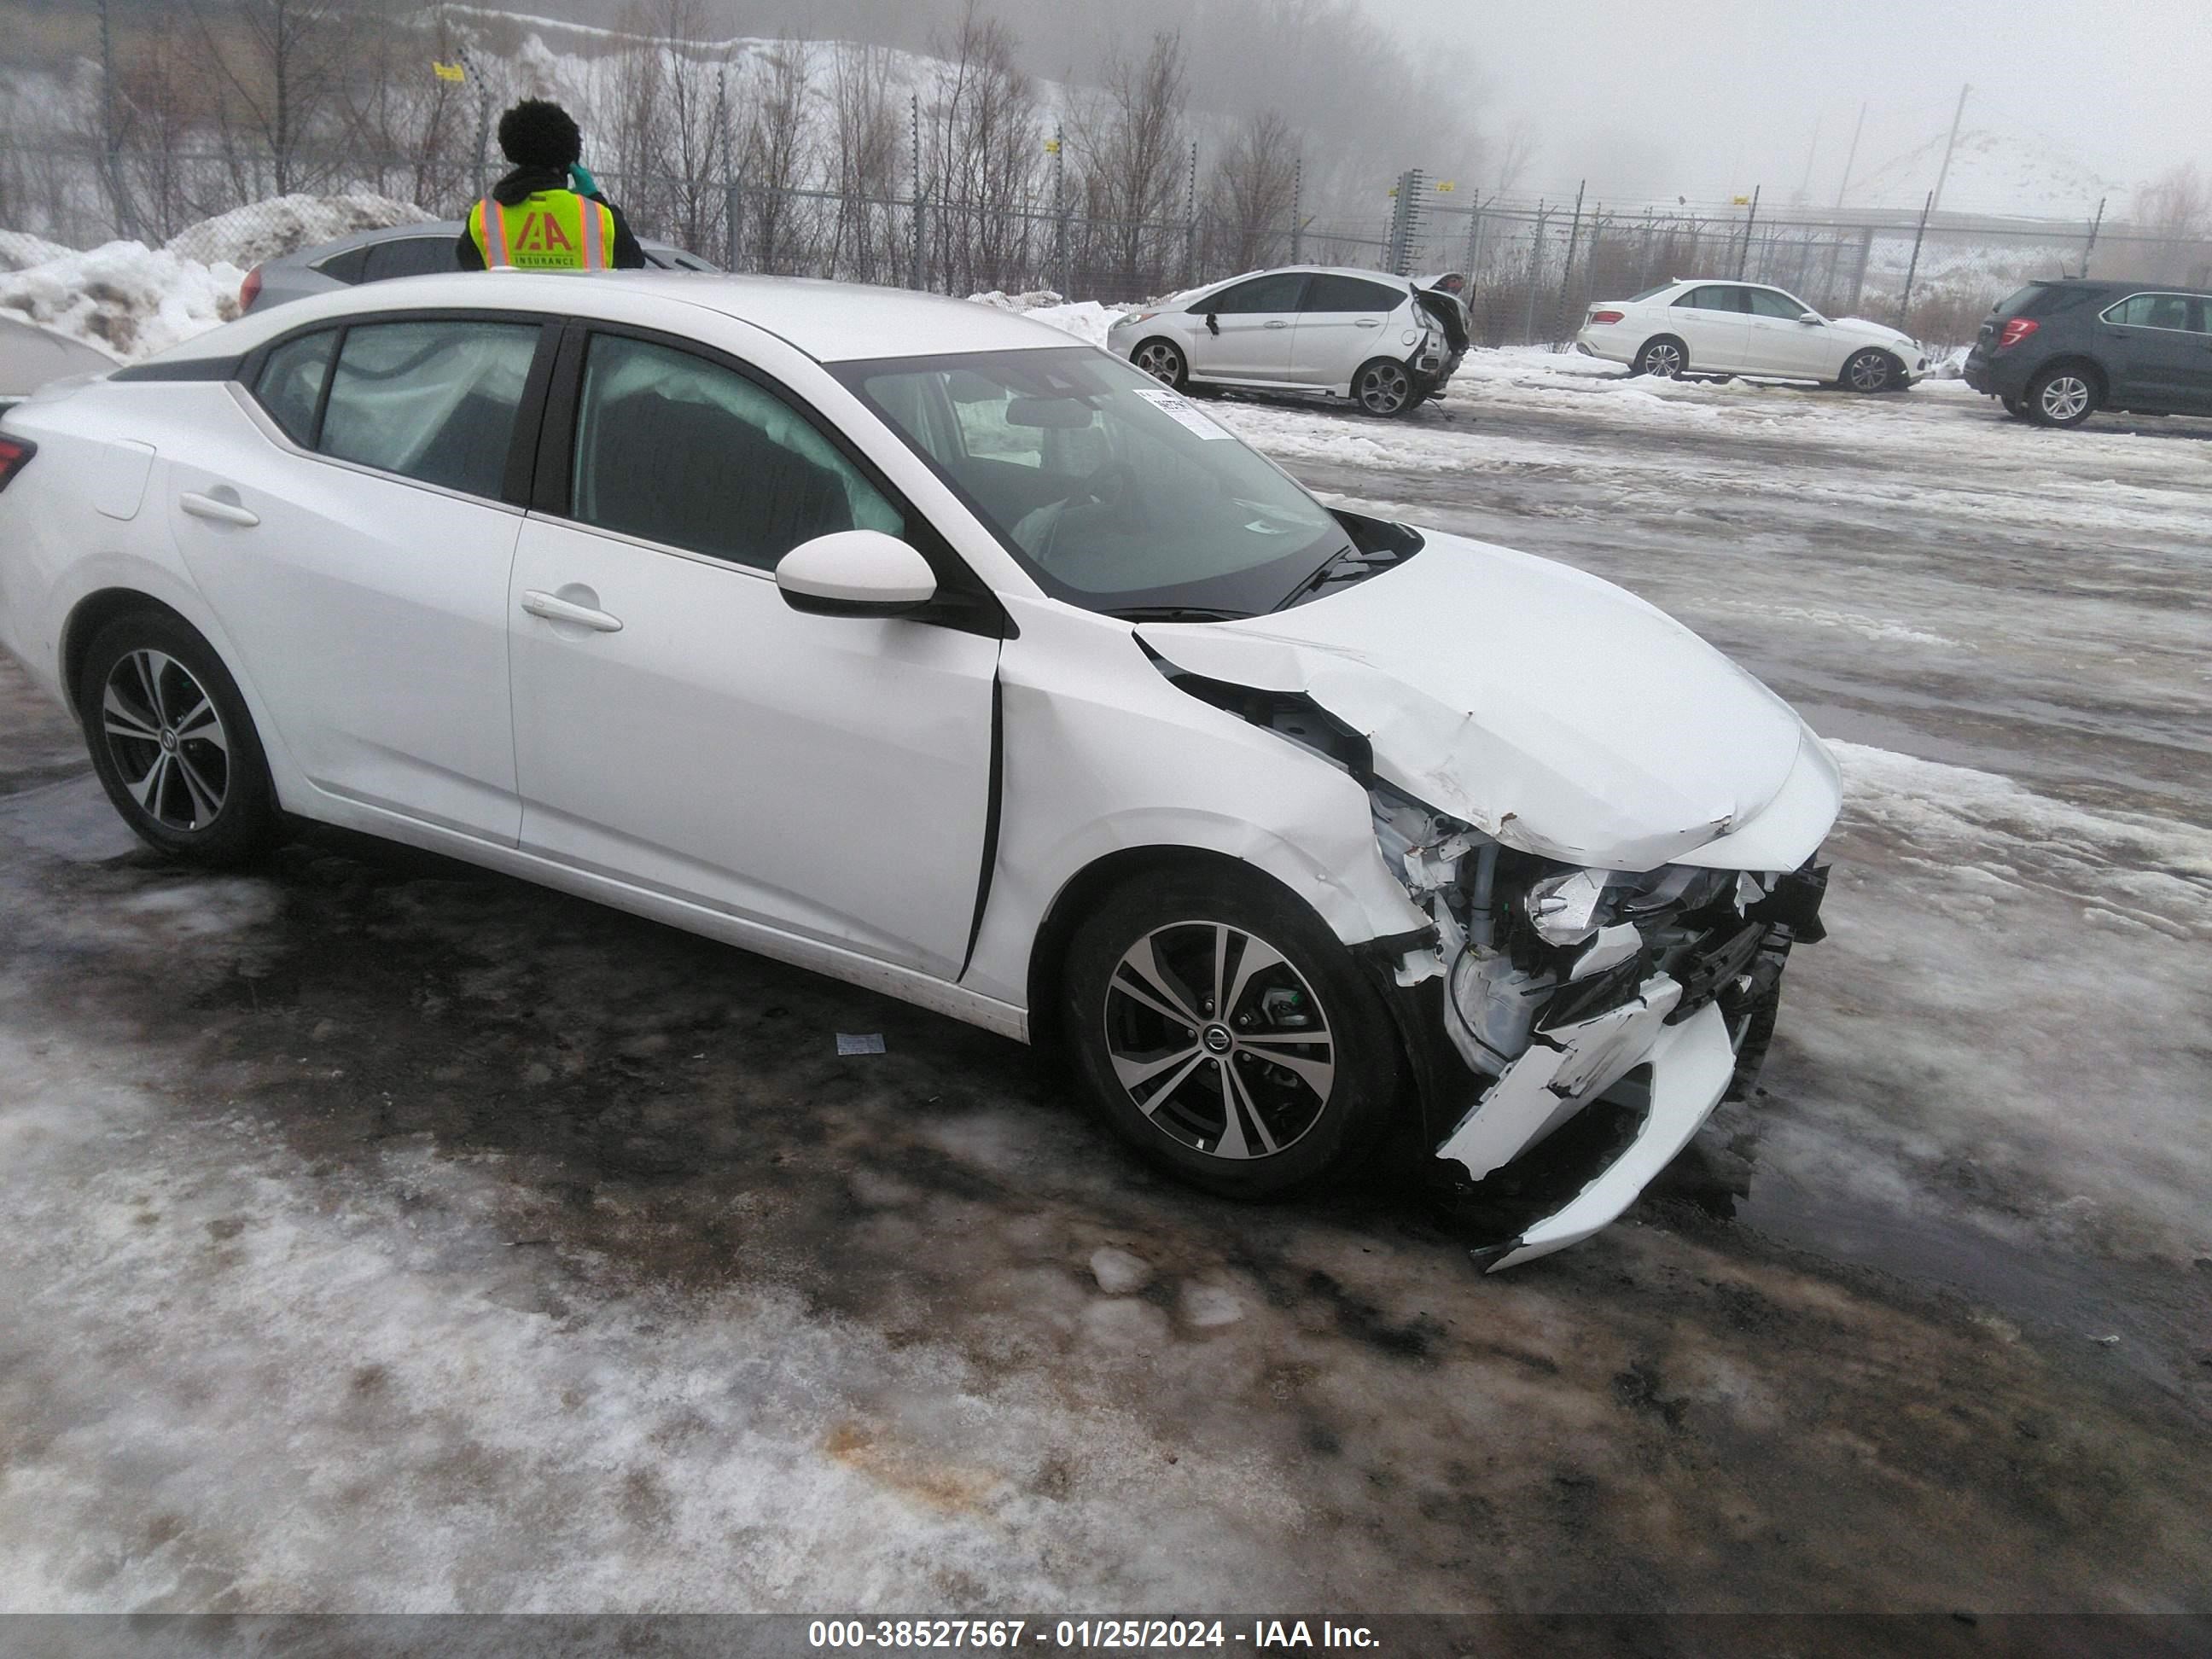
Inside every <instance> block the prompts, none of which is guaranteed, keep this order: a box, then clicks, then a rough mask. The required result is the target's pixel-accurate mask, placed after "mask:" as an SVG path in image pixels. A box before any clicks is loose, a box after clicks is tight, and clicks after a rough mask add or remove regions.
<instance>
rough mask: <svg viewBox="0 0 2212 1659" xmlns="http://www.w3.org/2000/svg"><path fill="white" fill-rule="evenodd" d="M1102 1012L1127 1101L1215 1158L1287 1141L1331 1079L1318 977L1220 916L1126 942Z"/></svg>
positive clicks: (1332, 1050)
mask: <svg viewBox="0 0 2212 1659" xmlns="http://www.w3.org/2000/svg"><path fill="white" fill-rule="evenodd" d="M1104 1020H1105V1036H1106V1051H1107V1054H1108V1057H1109V1059H1110V1060H1111V1061H1112V1062H1113V1066H1114V1074H1115V1077H1116V1078H1117V1079H1119V1080H1120V1082H1121V1087H1122V1088H1123V1089H1125V1090H1126V1091H1127V1092H1128V1096H1129V1099H1130V1101H1131V1103H1133V1104H1134V1105H1135V1107H1136V1108H1137V1109H1138V1111H1139V1112H1140V1113H1142V1114H1143V1115H1145V1117H1146V1119H1148V1120H1149V1121H1151V1122H1152V1125H1153V1126H1154V1127H1156V1128H1158V1129H1160V1130H1161V1131H1163V1132H1164V1133H1166V1134H1168V1135H1170V1136H1172V1137H1173V1138H1174V1139H1176V1140H1179V1141H1181V1142H1182V1144H1183V1145H1184V1146H1189V1147H1191V1148H1193V1149H1194V1150H1195V1151H1198V1152H1204V1153H1206V1154H1208V1155H1209V1156H1212V1157H1214V1158H1227V1159H1249V1158H1265V1157H1269V1156H1272V1155H1273V1154H1274V1153H1276V1152H1282V1151H1284V1150H1285V1149H1286V1148H1288V1147H1289V1146H1291V1145H1293V1144H1294V1143H1296V1142H1297V1140H1299V1139H1302V1138H1303V1137H1304V1135H1305V1134H1306V1133H1307V1132H1308V1131H1309V1130H1310V1129H1311V1128H1312V1127H1314V1124H1315V1123H1316V1121H1318V1120H1319V1118H1320V1117H1321V1115H1322V1110H1323V1109H1324V1108H1325V1107H1327V1106H1328V1101H1329V1094H1330V1091H1331V1090H1332V1089H1334V1087H1335V1083H1336V1039H1335V1037H1334V1034H1333V1033H1332V1032H1331V1031H1330V1029H1329V1024H1328V1016H1327V1013H1326V1012H1325V1011H1324V1010H1323V1009H1322V1005H1321V1000H1320V999H1319V998H1317V997H1316V996H1315V994H1314V992H1313V987H1311V986H1310V985H1309V984H1308V983H1307V982H1306V980H1305V976H1304V975H1302V974H1301V973H1299V972H1298V970H1297V969H1296V968H1295V967H1293V966H1292V965H1291V963H1290V962H1289V961H1288V960H1287V959H1286V958H1285V957H1284V955H1283V953H1282V952H1281V951H1278V950H1277V949H1275V947H1274V946H1273V945H1270V944H1268V943H1267V941H1266V940H1265V939H1261V938H1260V937H1259V936H1258V935H1257V934H1254V933H1246V932H1244V931H1243V930H1242V929H1241V928H1237V927H1230V926H1228V925H1227V924H1226V923H1224V922H1218V921H1178V922H1171V923H1169V924H1168V925H1167V926H1165V927H1156V928H1154V929H1152V931H1151V932H1150V933H1146V935H1145V936H1144V937H1143V938H1142V939H1139V940H1138V941H1137V942H1136V943H1135V944H1134V945H1131V946H1130V947H1129V949H1128V950H1127V951H1125V952H1124V953H1123V954H1122V957H1121V961H1120V963H1117V964H1116V965H1115V969H1114V975H1113V978H1112V980H1111V981H1109V983H1108V986H1107V989H1106V1006H1105V1009H1104Z"/></svg>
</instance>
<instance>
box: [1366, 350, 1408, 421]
mask: <svg viewBox="0 0 2212 1659" xmlns="http://www.w3.org/2000/svg"><path fill="white" fill-rule="evenodd" d="M1358 394H1359V405H1360V407H1361V408H1363V409H1364V410H1366V411H1367V412H1368V413H1369V414H1370V415H1395V414H1396V413H1397V412H1398V411H1399V410H1401V409H1403V408H1404V407H1405V406H1406V404H1407V401H1408V400H1410V399H1411V398H1412V397H1413V376H1411V375H1410V374H1407V373H1406V369H1405V366H1404V365H1403V364H1402V363H1391V362H1383V363H1370V365H1369V366H1368V367H1367V368H1366V369H1365V370H1364V371H1363V372H1362V373H1361V374H1360V376H1359V387H1358Z"/></svg>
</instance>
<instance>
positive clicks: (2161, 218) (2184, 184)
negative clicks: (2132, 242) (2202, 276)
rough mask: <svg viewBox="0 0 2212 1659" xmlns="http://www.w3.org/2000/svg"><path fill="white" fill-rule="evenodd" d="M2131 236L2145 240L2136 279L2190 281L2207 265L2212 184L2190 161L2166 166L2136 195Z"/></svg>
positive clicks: (2210, 252) (2210, 255) (2210, 248)
mask: <svg viewBox="0 0 2212 1659" xmlns="http://www.w3.org/2000/svg"><path fill="white" fill-rule="evenodd" d="M2131 216H2132V217H2133V219H2134V221H2135V228H2136V233H2137V234H2139V235H2141V236H2142V237H2143V238H2145V239H2146V246H2143V247H2142V250H2141V252H2140V254H2139V255H2138V257H2137V263H2138V264H2142V265H2143V266H2145V267H2147V268H2146V269H2143V270H2138V271H2136V273H2135V274H2136V275H2137V276H2142V277H2146V278H2149V279H2153V280H2156V281H2161V282H2174V281H2181V280H2184V279H2189V280H2193V279H2194V278H2195V277H2196V276H2197V274H2198V273H2200V272H2202V271H2203V270H2204V268H2205V266H2206V264H2207V263H2208V262H2212V179H2207V178H2206V177H2205V176H2204V174H2203V173H2201V172H2199V171H2198V170H2197V164H2196V163H2195V162H2194V161H2184V162H2181V163H2180V164H2179V165H2178V166H2175V167H2168V168H2167V169H2166V171H2165V172H2164V173H2160V175H2159V176H2158V178H2157V179H2155V180H2154V181H2153V182H2152V183H2150V184H2148V185H2145V186H2144V187H2143V188H2142V190H2140V191H2136V197H2135V203H2134V207H2133V212H2132V214H2131Z"/></svg>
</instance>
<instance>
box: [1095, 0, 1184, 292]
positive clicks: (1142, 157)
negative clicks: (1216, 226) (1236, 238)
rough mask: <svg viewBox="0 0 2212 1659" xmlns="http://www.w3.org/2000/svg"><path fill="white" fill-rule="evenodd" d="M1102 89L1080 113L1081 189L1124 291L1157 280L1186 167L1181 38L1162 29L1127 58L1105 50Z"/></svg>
mask: <svg viewBox="0 0 2212 1659" xmlns="http://www.w3.org/2000/svg"><path fill="white" fill-rule="evenodd" d="M1102 81H1103V86H1102V89H1101V92H1100V94H1099V95H1098V96H1097V98H1095V99H1093V100H1090V102H1089V103H1088V105H1087V106H1085V107H1084V108H1083V109H1082V111H1081V112H1080V114H1079V120H1078V132H1079V137H1080V139H1081V146H1082V167H1083V173H1082V190H1083V197H1084V203H1085V208H1086V210H1088V212H1089V214H1090V216H1091V218H1092V219H1094V220H1103V221H1106V223H1105V224H1103V225H1102V226H1099V227H1097V232H1098V234H1100V237H1101V240H1102V242H1103V248H1102V250H1101V251H1102V252H1103V254H1104V257H1105V258H1106V259H1107V260H1108V261H1109V264H1111V266H1112V268H1113V270H1114V271H1115V275H1116V276H1117V277H1118V279H1119V280H1120V282H1121V284H1122V291H1123V292H1124V293H1127V294H1137V293H1142V292H1145V291H1146V289H1148V288H1150V287H1152V286H1153V285H1155V283H1156V281H1157V278H1158V275H1159V271H1160V269H1161V264H1162V258H1163V254H1164V238H1163V235H1162V232H1163V230H1164V226H1165V222H1166V221H1167V219H1168V218H1169V216H1170V215H1171V214H1172V212H1173V211H1174V207H1175V200H1176V191H1177V187H1178V186H1179V185H1181V184H1182V175H1183V166H1184V154H1185V152H1184V149H1183V143H1184V139H1183V106H1184V99H1185V95H1186V88H1185V84H1184V78H1183V62H1182V36H1181V35H1180V34H1177V33H1172V32H1170V31H1162V32H1161V33H1157V34H1155V35H1153V36H1152V46H1151V49H1150V50H1149V51H1148V52H1146V54H1145V56H1144V57H1142V58H1132V57H1130V56H1128V55H1127V54H1126V53H1125V52H1122V50H1121V47H1120V46H1118V45H1116V46H1111V47H1109V49H1108V52H1107V56H1106V64H1105V72H1104V74H1103V76H1102Z"/></svg>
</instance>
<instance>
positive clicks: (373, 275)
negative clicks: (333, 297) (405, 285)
mask: <svg viewBox="0 0 2212 1659" xmlns="http://www.w3.org/2000/svg"><path fill="white" fill-rule="evenodd" d="M458 266H459V261H458V260H457V259H456V258H454V254H453V238H452V237H450V236H398V237H394V238H393V239H392V240H391V241H388V242H376V243H373V244H372V245H371V246H370V247H369V250H368V269H367V270H366V272H365V273H364V274H363V275H362V279H361V280H362V282H364V283H383V282H389V281H390V280H391V279H392V277H394V276H434V275H435V274H436V273H438V272H440V271H447V270H455V269H457V268H458Z"/></svg>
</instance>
